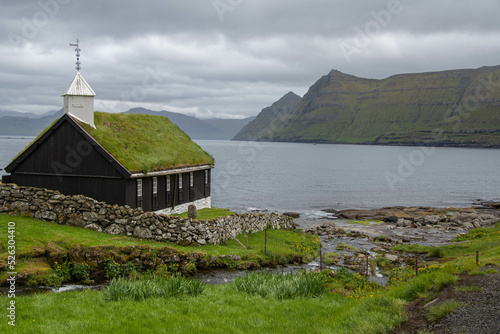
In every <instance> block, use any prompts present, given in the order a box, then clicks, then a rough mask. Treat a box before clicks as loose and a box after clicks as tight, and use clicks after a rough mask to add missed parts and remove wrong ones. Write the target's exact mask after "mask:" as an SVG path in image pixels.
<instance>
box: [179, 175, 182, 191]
mask: <svg viewBox="0 0 500 334" xmlns="http://www.w3.org/2000/svg"><path fill="white" fill-rule="evenodd" d="M179 189H182V174H179Z"/></svg>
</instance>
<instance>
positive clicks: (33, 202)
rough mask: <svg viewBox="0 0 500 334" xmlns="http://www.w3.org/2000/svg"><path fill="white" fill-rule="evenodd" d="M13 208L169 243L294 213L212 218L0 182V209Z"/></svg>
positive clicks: (208, 240)
mask: <svg viewBox="0 0 500 334" xmlns="http://www.w3.org/2000/svg"><path fill="white" fill-rule="evenodd" d="M1 212H7V213H15V214H23V215H26V216H31V217H35V218H39V219H44V220H48V221H52V222H55V223H58V224H63V225H72V226H78V227H82V228H89V229H93V230H96V231H99V232H105V233H109V234H113V235H119V234H126V235H129V236H134V237H138V238H142V239H151V240H157V241H170V242H174V243H185V244H191V243H198V244H200V245H205V244H220V243H221V242H223V241H225V240H226V239H228V238H229V237H230V235H233V236H236V235H238V234H240V233H242V232H245V231H249V232H257V231H262V230H264V229H265V228H274V229H289V228H294V226H295V225H294V223H293V218H291V217H289V216H285V215H281V214H278V213H270V214H235V215H233V216H229V217H219V218H216V219H211V220H191V219H184V218H180V217H170V216H166V215H162V214H156V213H153V212H143V211H142V209H132V208H130V207H129V206H118V205H109V204H107V203H104V202H98V201H96V200H94V199H92V198H89V197H85V196H82V195H74V196H66V195H63V194H61V193H59V192H58V191H54V190H47V189H41V188H33V187H20V186H17V185H15V184H8V183H0V213H1Z"/></svg>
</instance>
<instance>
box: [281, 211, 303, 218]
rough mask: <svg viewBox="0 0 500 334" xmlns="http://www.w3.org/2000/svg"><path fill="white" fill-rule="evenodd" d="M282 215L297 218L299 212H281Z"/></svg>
mask: <svg viewBox="0 0 500 334" xmlns="http://www.w3.org/2000/svg"><path fill="white" fill-rule="evenodd" d="M283 216H288V217H292V218H299V217H300V214H299V213H297V212H283Z"/></svg>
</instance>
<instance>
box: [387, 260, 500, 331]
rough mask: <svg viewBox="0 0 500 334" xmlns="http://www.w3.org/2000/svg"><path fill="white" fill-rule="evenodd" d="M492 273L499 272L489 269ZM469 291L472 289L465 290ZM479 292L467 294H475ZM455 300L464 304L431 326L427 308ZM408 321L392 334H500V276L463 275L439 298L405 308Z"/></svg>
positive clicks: (421, 300)
mask: <svg viewBox="0 0 500 334" xmlns="http://www.w3.org/2000/svg"><path fill="white" fill-rule="evenodd" d="M488 269H495V270H497V271H499V268H496V267H491V266H486V267H483V268H481V269H480V270H481V271H482V272H486V271H487V270H488ZM464 287H468V288H464ZM470 287H473V288H472V289H474V290H479V291H463V290H471V289H470ZM449 300H455V301H458V302H461V303H463V305H464V306H462V307H459V308H458V309H457V310H456V311H454V312H452V313H450V314H448V315H447V316H445V317H444V318H442V319H440V320H437V321H434V322H431V321H429V320H428V318H427V310H428V308H429V306H427V307H426V305H427V304H428V303H429V302H431V301H434V302H433V303H432V305H438V304H441V303H443V302H445V301H449ZM405 311H406V314H407V316H408V320H407V321H406V322H404V323H402V324H401V325H400V326H399V327H398V328H396V329H394V330H393V331H392V332H391V333H392V334H400V333H433V334H456V333H465V334H468V333H470V334H482V333H484V334H498V333H500V274H498V273H496V274H489V275H485V276H469V275H468V274H462V275H461V277H460V280H459V281H457V282H456V283H454V284H452V285H449V286H447V287H445V288H444V289H443V290H442V291H440V292H438V293H437V295H434V296H428V297H427V298H421V299H417V300H415V301H413V302H411V303H409V304H408V305H406V307H405Z"/></svg>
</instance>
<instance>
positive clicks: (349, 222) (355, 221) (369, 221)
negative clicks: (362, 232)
mask: <svg viewBox="0 0 500 334" xmlns="http://www.w3.org/2000/svg"><path fill="white" fill-rule="evenodd" d="M345 222H346V223H348V224H358V225H372V224H382V223H383V221H381V220H355V219H347V220H346V221H345Z"/></svg>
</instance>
